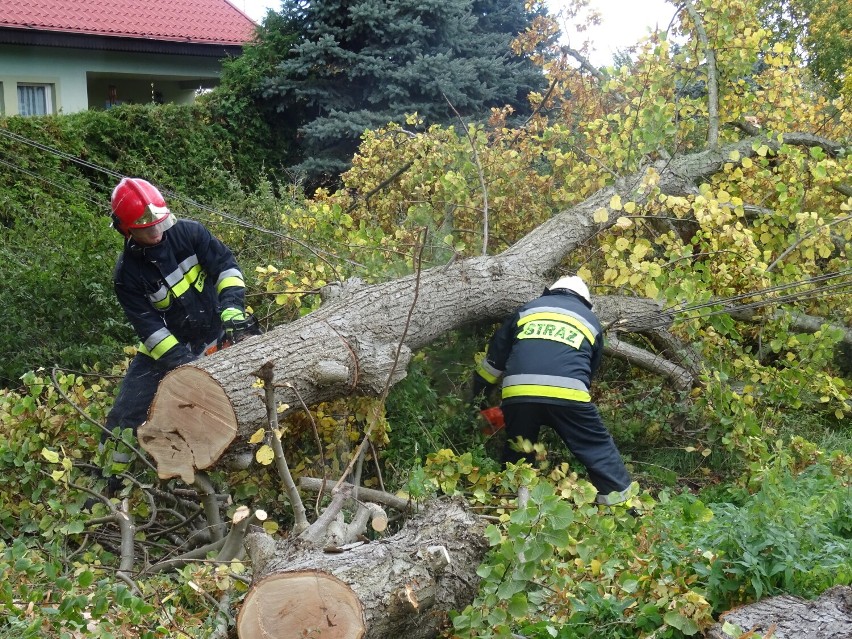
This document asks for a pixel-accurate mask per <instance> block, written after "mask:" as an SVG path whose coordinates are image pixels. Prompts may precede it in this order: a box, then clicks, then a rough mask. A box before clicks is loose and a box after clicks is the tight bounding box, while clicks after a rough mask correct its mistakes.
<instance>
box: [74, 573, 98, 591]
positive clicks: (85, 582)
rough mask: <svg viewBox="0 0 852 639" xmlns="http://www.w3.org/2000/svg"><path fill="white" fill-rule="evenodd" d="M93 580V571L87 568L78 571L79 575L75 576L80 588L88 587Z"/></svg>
mask: <svg viewBox="0 0 852 639" xmlns="http://www.w3.org/2000/svg"><path fill="white" fill-rule="evenodd" d="M94 581H95V575H94V573H93V572H91V571H89V570H84V571H83V572H81V573H80V575H79V576H78V577H77V584H78V585H79V586H80V587H81V588H88V587H89V586H91V585H92V583H93V582H94Z"/></svg>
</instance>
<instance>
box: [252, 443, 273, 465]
mask: <svg viewBox="0 0 852 639" xmlns="http://www.w3.org/2000/svg"><path fill="white" fill-rule="evenodd" d="M254 458H255V459H256V460H257V463H259V464H263V465H264V466H269V464H271V463H272V460H273V459H275V453H273V452H272V448H271V447H269V446H267V445H266V444H264V445H263V446H261V447H260V448H258V449H257V452H256V453H255V454H254Z"/></svg>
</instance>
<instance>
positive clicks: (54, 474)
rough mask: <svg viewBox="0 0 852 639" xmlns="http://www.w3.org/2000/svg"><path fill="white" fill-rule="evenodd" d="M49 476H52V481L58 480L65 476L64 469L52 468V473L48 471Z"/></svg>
mask: <svg viewBox="0 0 852 639" xmlns="http://www.w3.org/2000/svg"><path fill="white" fill-rule="evenodd" d="M50 476H51V477H52V478H53V481H59V480H60V479H62V478H63V477H64V476H65V471H64V470H54V471H53V472H52V473H50Z"/></svg>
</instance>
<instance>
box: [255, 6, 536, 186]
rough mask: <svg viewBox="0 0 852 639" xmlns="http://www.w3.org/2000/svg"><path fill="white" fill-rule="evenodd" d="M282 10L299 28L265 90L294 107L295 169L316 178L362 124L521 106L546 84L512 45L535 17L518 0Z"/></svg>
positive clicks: (340, 167) (338, 163)
mask: <svg viewBox="0 0 852 639" xmlns="http://www.w3.org/2000/svg"><path fill="white" fill-rule="evenodd" d="M282 12H283V13H285V14H288V15H289V16H290V17H291V19H293V20H296V21H298V22H299V23H301V24H302V25H303V26H304V31H303V37H302V40H301V41H300V42H299V43H298V44H297V45H296V47H295V49H294V55H292V57H290V58H288V59H286V60H285V61H284V62H283V63H282V64H281V65H279V66H278V73H277V74H276V75H275V76H274V77H271V78H269V79H268V80H267V82H266V89H265V96H266V98H267V99H269V100H273V101H275V102H276V103H277V108H278V110H279V112H281V113H283V114H287V113H292V112H293V107H294V105H298V106H299V112H300V113H301V114H302V115H303V118H304V120H303V121H302V122H301V126H300V128H299V142H300V145H301V149H302V154H303V158H302V162H301V164H300V165H299V166H298V167H297V168H298V169H299V170H300V171H303V172H304V173H306V174H307V175H308V176H309V179H310V181H311V182H312V183H313V184H314V185H316V184H322V183H328V182H333V181H334V180H335V179H336V178H337V176H339V174H340V173H341V172H342V171H344V170H345V169H346V168H347V167H348V165H349V163H350V161H351V158H352V155H353V153H354V152H355V150H356V149H357V146H358V141H359V139H360V136H361V135H362V133H363V132H364V130H365V129H368V128H377V127H381V126H383V125H385V124H387V123H388V122H402V121H403V120H404V118H405V115H406V114H409V113H414V112H417V113H418V114H419V115H420V116H421V117H422V118H423V119H424V121H425V123H427V124H433V123H446V122H449V121H452V120H453V119H455V118H456V117H457V116H456V112H458V114H459V115H461V116H462V117H465V118H480V117H484V116H486V115H487V113H488V109H489V108H491V107H499V106H503V105H506V104H508V105H511V106H512V107H513V108H514V109H515V110H516V111H517V112H519V113H525V112H527V111H528V110H529V107H528V104H527V100H526V97H527V94H528V93H529V92H530V91H531V90H539V89H541V87H542V86H543V84H544V79H543V77H542V75H541V73H540V72H539V71H538V69H537V68H536V67H534V66H533V65H532V64H531V63H530V62H529V61H528V60H526V59H524V58H519V57H516V56H514V55H513V54H512V52H511V50H510V48H509V43H510V41H511V40H512V38H514V37H515V35H517V34H518V33H519V32H520V31H522V30H523V29H524V28H526V26H527V25H528V23H529V21H530V20H531V19H532V18H533V17H534V15H533V14H531V13H528V12H527V11H525V9H524V3H523V0H312V1H311V2H304V1H298V0H289V1H287V2H285V3H284V6H283V9H282Z"/></svg>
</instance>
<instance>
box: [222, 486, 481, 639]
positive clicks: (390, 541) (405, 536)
mask: <svg viewBox="0 0 852 639" xmlns="http://www.w3.org/2000/svg"><path fill="white" fill-rule="evenodd" d="M484 528H485V526H484V524H483V523H482V522H481V521H479V520H477V519H476V517H474V516H473V515H472V514H471V513H470V512H468V511H467V510H466V508H465V507H464V505H463V502H462V501H459V500H440V501H433V502H430V503H429V504H428V506H427V507H425V509H424V510H423V511H422V512H420V513H417V514H416V515H415V516H413V517H411V518H410V519H408V521H406V523H405V525H404V527H403V528H402V529H401V530H400V531H399V532H398V533H397V534H395V535H393V536H392V537H388V538H387V539H382V540H379V541H372V542H369V543H359V544H349V545H348V546H346V547H343V548H335V549H334V552H324V551H322V550H319V549H317V548H315V547H313V546H312V545H310V544H300V543H299V542H298V541H294V540H286V541H280V542H276V541H275V540H273V539H272V538H271V537H269V536H268V535H266V534H265V533H262V532H253V533H251V534H250V535H249V536H248V537H247V540H246V547H247V548H248V552H249V556H250V558H251V561H252V567H253V581H252V584H251V587H250V588H249V591H248V593H247V594H246V597H245V601H244V602H243V605H242V608H241V610H240V614H239V618H238V620H237V633H238V635H239V636H240V637H241V638H243V639H254V638H255V637H263V638H264V639H289V638H290V637H294V636H305V637H314V638H316V639H361V638H362V637H364V638H366V639H390V638H397V637H405V638H406V639H429V638H432V637H435V636H437V635H438V633H439V632H440V630H441V629H442V628H444V627H445V626H446V624H447V623H448V616H447V613H448V612H449V611H450V610H457V609H460V608H464V606H465V605H467V603H469V602H470V601H472V600H473V597H474V595H475V594H476V589H477V586H478V584H479V577H478V576H477V575H476V569H477V567H478V566H479V564H480V563H481V562H482V559H483V557H484V556H485V552H486V551H487V546H488V544H487V542H486V541H485V535H484Z"/></svg>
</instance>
